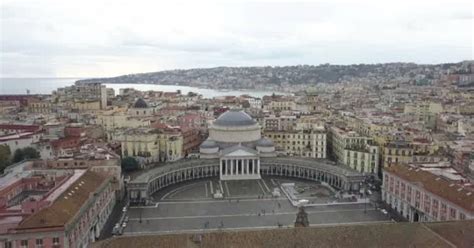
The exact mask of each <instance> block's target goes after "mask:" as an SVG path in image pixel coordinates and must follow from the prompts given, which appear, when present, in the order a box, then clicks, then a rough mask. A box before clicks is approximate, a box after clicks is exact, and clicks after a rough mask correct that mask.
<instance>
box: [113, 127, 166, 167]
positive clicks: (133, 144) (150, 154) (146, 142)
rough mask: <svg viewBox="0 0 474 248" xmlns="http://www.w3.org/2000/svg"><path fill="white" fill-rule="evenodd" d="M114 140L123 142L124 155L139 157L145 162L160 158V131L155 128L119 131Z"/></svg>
mask: <svg viewBox="0 0 474 248" xmlns="http://www.w3.org/2000/svg"><path fill="white" fill-rule="evenodd" d="M112 139H113V140H116V141H119V142H120V144H121V149H122V150H121V152H122V154H121V155H122V157H123V158H125V157H139V158H140V160H141V161H142V162H144V163H153V162H158V161H159V160H160V149H159V144H158V133H157V132H156V130H155V129H153V128H132V129H127V130H125V131H121V132H117V133H116V134H115V135H114V136H113V137H112Z"/></svg>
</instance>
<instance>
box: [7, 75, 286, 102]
mask: <svg viewBox="0 0 474 248" xmlns="http://www.w3.org/2000/svg"><path fill="white" fill-rule="evenodd" d="M79 79H80V78H0V95H12V94H28V93H29V94H51V92H52V91H53V90H56V89H57V88H61V87H65V86H70V85H73V84H74V82H76V81H77V80H79ZM106 86H107V88H113V89H114V90H115V94H118V93H119V90H120V89H123V88H134V89H136V90H141V91H147V90H156V91H165V92H176V91H177V90H180V91H181V93H182V94H187V93H188V92H195V93H199V94H201V95H202V96H203V97H205V98H213V97H219V96H240V95H250V96H253V97H260V98H261V97H263V96H265V95H272V94H273V93H275V94H278V95H286V94H287V93H282V92H273V91H259V90H216V89H204V88H196V87H190V86H179V85H160V84H106Z"/></svg>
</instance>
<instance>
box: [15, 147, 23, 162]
mask: <svg viewBox="0 0 474 248" xmlns="http://www.w3.org/2000/svg"><path fill="white" fill-rule="evenodd" d="M24 158H25V154H23V149H16V150H15V153H13V163H17V162H20V161H22V160H23V159H24Z"/></svg>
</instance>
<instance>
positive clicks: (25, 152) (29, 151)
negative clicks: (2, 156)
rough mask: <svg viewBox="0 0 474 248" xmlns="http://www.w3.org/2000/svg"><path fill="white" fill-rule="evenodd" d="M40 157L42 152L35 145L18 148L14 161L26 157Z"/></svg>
mask: <svg viewBox="0 0 474 248" xmlns="http://www.w3.org/2000/svg"><path fill="white" fill-rule="evenodd" d="M35 158H40V153H39V152H38V151H37V150H36V149H35V148H33V147H30V146H29V147H25V148H23V149H16V151H15V153H14V154H13V163H17V162H20V161H22V160H25V159H35Z"/></svg>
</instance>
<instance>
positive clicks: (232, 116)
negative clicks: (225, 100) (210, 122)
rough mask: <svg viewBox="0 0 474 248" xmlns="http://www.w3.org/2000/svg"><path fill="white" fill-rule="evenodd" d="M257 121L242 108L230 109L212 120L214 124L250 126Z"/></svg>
mask: <svg viewBox="0 0 474 248" xmlns="http://www.w3.org/2000/svg"><path fill="white" fill-rule="evenodd" d="M256 123H257V122H256V121H255V120H253V119H252V117H251V116H250V115H248V114H247V113H245V112H244V111H242V110H238V109H231V110H229V111H227V112H225V113H223V114H221V115H220V116H219V118H217V120H216V121H215V122H214V125H216V126H224V127H227V126H252V125H255V124H256Z"/></svg>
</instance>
